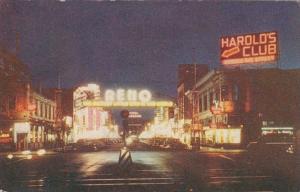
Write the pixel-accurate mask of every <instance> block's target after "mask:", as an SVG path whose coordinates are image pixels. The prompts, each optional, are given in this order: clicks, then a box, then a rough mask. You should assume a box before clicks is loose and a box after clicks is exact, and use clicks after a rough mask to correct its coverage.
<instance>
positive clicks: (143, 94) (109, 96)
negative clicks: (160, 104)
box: [104, 89, 152, 102]
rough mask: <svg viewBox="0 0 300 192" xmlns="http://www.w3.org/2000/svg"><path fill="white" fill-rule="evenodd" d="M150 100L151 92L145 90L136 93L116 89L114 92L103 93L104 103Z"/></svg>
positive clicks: (134, 91) (131, 90) (129, 90)
mask: <svg viewBox="0 0 300 192" xmlns="http://www.w3.org/2000/svg"><path fill="white" fill-rule="evenodd" d="M151 98H152V94H151V92H150V91H148V90H146V89H143V90H140V91H137V90H135V89H128V90H125V89H117V90H116V91H115V90H111V89H108V90H106V91H105V95H104V100H105V101H106V102H116V101H117V102H126V101H127V102H132V101H139V102H149V101H151Z"/></svg>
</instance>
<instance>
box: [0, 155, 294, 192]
mask: <svg viewBox="0 0 300 192" xmlns="http://www.w3.org/2000/svg"><path fill="white" fill-rule="evenodd" d="M131 155H132V159H133V164H132V166H131V168H130V169H129V170H126V171H124V172H122V171H120V169H119V166H118V156H119V152H118V151H100V152H81V153H79V152H77V153H52V154H47V155H45V156H36V155H33V158H32V159H30V160H28V159H12V160H8V159H4V157H3V156H2V158H1V173H0V178H1V180H0V181H1V183H0V186H1V187H0V189H3V190H5V191H145V192H146V191H153V192H154V191H157V192H158V191H230V192H231V191H299V190H298V188H297V180H296V176H295V172H296V168H295V167H292V166H293V165H289V166H290V167H289V168H287V167H285V168H284V169H276V168H270V169H263V168H262V167H264V166H262V167H261V166H257V165H256V166H254V165H252V164H249V163H247V161H246V160H245V154H244V152H211V151H202V152H192V151H179V152H171V151H133V152H131Z"/></svg>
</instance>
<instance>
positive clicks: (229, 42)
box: [220, 32, 279, 65]
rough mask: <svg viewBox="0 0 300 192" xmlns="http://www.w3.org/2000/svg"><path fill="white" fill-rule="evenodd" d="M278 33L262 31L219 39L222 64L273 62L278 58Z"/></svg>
mask: <svg viewBox="0 0 300 192" xmlns="http://www.w3.org/2000/svg"><path fill="white" fill-rule="evenodd" d="M277 42H278V35H277V33H276V32H264V33H254V34H245V35H237V36H224V37H221V39H220V46H221V55H220V57H221V63H222V64H223V65H235V64H247V63H266V62H274V61H276V60H277V58H278V54H279V53H278V43H277Z"/></svg>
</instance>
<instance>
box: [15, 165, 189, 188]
mask: <svg viewBox="0 0 300 192" xmlns="http://www.w3.org/2000/svg"><path fill="white" fill-rule="evenodd" d="M58 175H59V174H58ZM62 175H63V177H62V176H60V177H52V178H49V176H48V177H45V176H43V175H39V174H38V173H34V172H28V174H26V175H23V176H22V177H21V178H18V179H17V180H18V183H17V184H16V185H15V186H13V187H12V188H11V189H12V191H14V187H16V188H17V189H20V188H22V191H145V192H147V191H151V192H152V191H153V192H154V191H182V186H183V184H184V182H183V179H182V177H180V176H179V175H176V174H174V173H172V172H170V171H167V170H166V171H164V170H155V169H153V170H151V169H149V170H147V169H138V170H134V172H131V173H130V174H128V175H118V174H115V173H108V172H90V173H89V174H82V176H78V175H81V174H80V173H72V172H68V173H63V174H62ZM72 175H76V177H72Z"/></svg>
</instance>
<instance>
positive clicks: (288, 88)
mask: <svg viewBox="0 0 300 192" xmlns="http://www.w3.org/2000/svg"><path fill="white" fill-rule="evenodd" d="M299 74H300V70H281V69H247V70H240V69H231V70H229V69H227V70H226V69H224V70H213V71H210V72H209V73H208V74H207V75H205V76H204V77H203V78H201V79H200V80H199V81H197V83H196V85H195V87H194V88H195V90H196V91H194V92H189V93H188V97H189V101H190V106H191V108H192V111H193V126H192V130H193V131H192V132H193V133H192V134H193V135H194V137H195V138H197V139H198V140H199V141H200V142H201V144H202V145H213V146H239V147H241V146H245V145H246V144H247V143H248V142H249V141H254V140H256V139H257V138H258V137H259V136H260V135H261V132H262V130H263V129H264V128H266V127H277V128H280V127H291V128H297V126H298V125H299V122H298V121H299V120H298V119H299V118H298V117H299V116H300V91H299V86H300V80H299V77H300V76H299Z"/></svg>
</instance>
